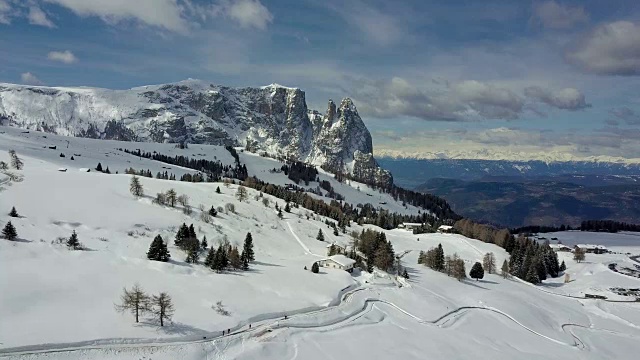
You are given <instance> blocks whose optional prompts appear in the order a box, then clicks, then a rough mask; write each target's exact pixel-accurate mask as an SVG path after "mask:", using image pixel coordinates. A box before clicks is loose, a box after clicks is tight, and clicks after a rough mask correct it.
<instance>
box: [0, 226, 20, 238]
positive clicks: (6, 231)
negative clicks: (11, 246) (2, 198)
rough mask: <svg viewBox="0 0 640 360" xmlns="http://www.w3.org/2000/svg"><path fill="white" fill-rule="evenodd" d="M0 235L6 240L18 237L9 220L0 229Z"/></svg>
mask: <svg viewBox="0 0 640 360" xmlns="http://www.w3.org/2000/svg"><path fill="white" fill-rule="evenodd" d="M2 237H3V238H5V239H7V240H11V241H13V240H15V239H16V238H17V237H18V232H17V231H16V228H15V226H13V224H12V223H11V221H9V222H7V224H6V225H5V226H4V228H3V229H2Z"/></svg>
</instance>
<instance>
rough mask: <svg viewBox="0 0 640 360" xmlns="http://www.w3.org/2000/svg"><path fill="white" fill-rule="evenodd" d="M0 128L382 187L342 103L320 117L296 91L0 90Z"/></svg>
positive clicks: (202, 86)
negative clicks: (299, 164)
mask: <svg viewBox="0 0 640 360" xmlns="http://www.w3.org/2000/svg"><path fill="white" fill-rule="evenodd" d="M0 123H2V124H3V125H10V126H16V127H21V128H25V129H33V130H40V131H47V132H52V133H57V134H60V135H67V136H81V137H91V138H101V139H117V140H126V141H150V142H184V141H186V142H190V143H203V144H213V145H238V146H247V147H248V148H250V149H251V150H253V151H257V152H266V153H267V154H269V155H272V156H284V157H287V158H289V159H295V160H299V161H304V162H307V163H310V164H314V165H317V166H322V167H324V168H326V169H328V170H330V171H334V172H338V171H340V172H348V173H349V174H351V175H352V176H353V177H354V178H355V179H356V180H359V181H363V182H367V183H371V184H377V185H380V186H388V185H390V184H391V183H392V178H391V174H390V173H389V172H387V171H385V170H382V169H381V168H380V167H379V166H378V164H377V162H376V161H375V159H374V158H373V155H372V152H373V146H372V143H371V134H370V133H369V130H368V129H367V128H366V126H365V125H364V123H363V121H362V119H361V118H360V116H359V115H358V110H357V109H356V107H355V105H354V104H353V102H352V101H351V99H348V98H345V99H343V100H342V101H341V102H340V106H336V104H335V103H334V102H333V101H329V105H328V109H327V112H326V113H325V114H321V113H319V112H317V111H312V110H309V109H307V104H306V100H305V94H304V92H303V91H302V90H300V89H297V88H287V87H283V86H279V85H269V86H264V87H260V88H230V87H225V86H218V85H212V84H206V83H203V82H201V81H198V80H186V81H182V82H178V83H172V84H166V85H155V86H144V87H139V88H133V89H130V90H107V89H94V88H50V87H41V86H23V85H12V84H0Z"/></svg>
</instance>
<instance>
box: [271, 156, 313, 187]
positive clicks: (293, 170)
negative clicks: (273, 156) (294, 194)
mask: <svg viewBox="0 0 640 360" xmlns="http://www.w3.org/2000/svg"><path fill="white" fill-rule="evenodd" d="M280 170H281V171H282V172H283V173H284V174H285V175H287V177H288V178H289V180H291V181H293V182H294V183H296V184H299V183H300V182H301V181H302V182H304V184H305V185H306V186H308V185H309V183H310V182H312V181H318V180H319V179H318V169H316V167H315V166H313V165H308V164H306V163H303V162H301V161H291V162H289V163H286V164H284V165H282V167H281V168H280Z"/></svg>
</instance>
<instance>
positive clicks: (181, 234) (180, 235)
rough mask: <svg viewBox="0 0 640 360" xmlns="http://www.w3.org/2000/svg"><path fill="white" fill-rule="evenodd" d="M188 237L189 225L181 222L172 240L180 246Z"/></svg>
mask: <svg viewBox="0 0 640 360" xmlns="http://www.w3.org/2000/svg"><path fill="white" fill-rule="evenodd" d="M188 238H189V227H187V224H185V223H182V225H181V226H180V228H179V229H178V232H177V233H176V239H175V241H174V243H175V245H176V246H177V247H179V248H182V246H183V244H184V242H185V241H186V240H187V239H188Z"/></svg>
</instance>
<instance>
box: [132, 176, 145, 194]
mask: <svg viewBox="0 0 640 360" xmlns="http://www.w3.org/2000/svg"><path fill="white" fill-rule="evenodd" d="M129 191H130V192H131V194H132V195H133V196H135V197H137V198H139V197H142V196H143V195H144V188H143V187H142V184H141V183H140V179H139V178H138V177H137V176H135V175H133V176H132V177H131V183H130V184H129Z"/></svg>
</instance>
